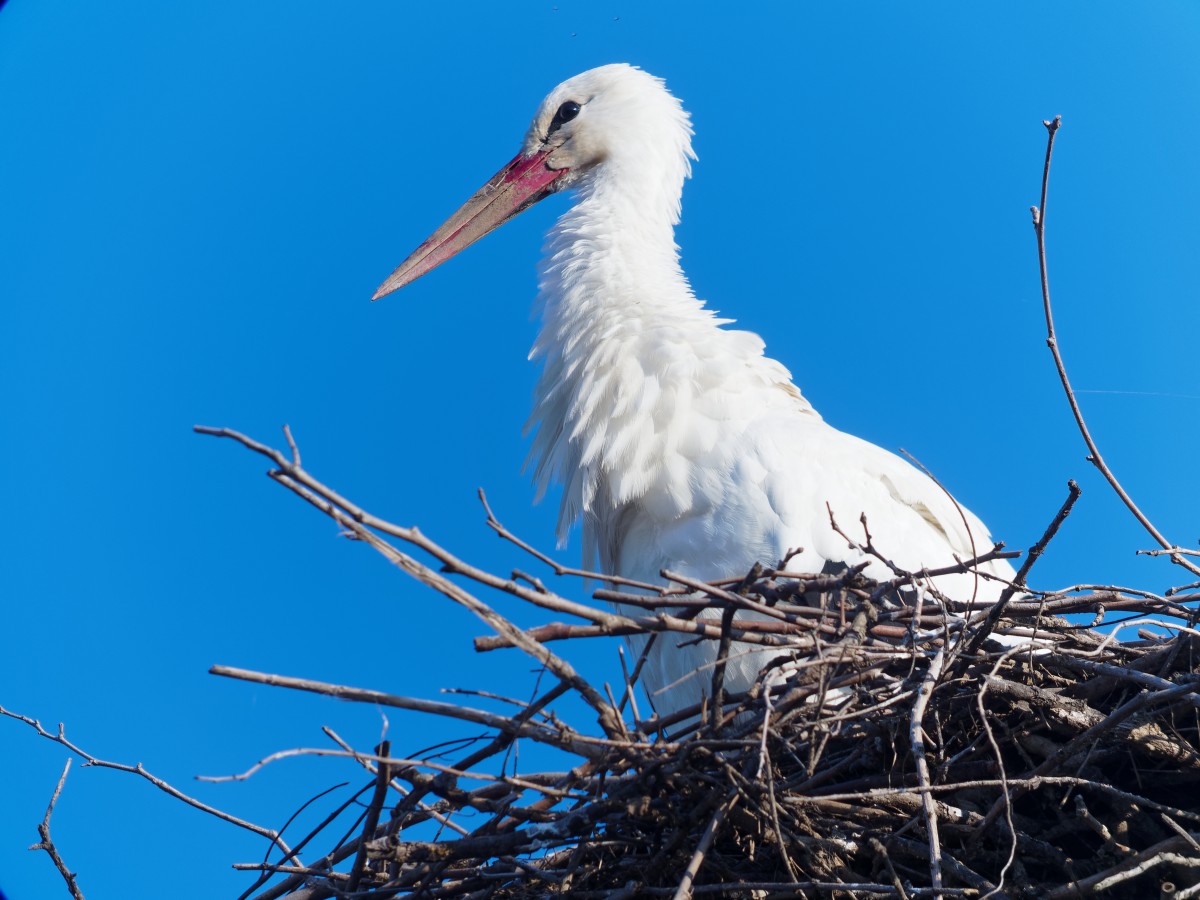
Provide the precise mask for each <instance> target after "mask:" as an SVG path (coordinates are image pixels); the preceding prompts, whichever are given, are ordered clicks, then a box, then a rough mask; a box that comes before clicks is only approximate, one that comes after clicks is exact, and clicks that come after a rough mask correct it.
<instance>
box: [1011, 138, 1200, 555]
mask: <svg viewBox="0 0 1200 900" xmlns="http://www.w3.org/2000/svg"><path fill="white" fill-rule="evenodd" d="M1042 124H1043V125H1045V126H1046V131H1048V132H1049V136H1048V137H1047V139H1046V162H1045V165H1044V167H1043V168H1042V202H1041V206H1040V207H1039V206H1033V207H1030V212H1031V213H1032V214H1033V230H1034V234H1035V235H1036V236H1037V249H1038V268H1039V270H1040V272H1041V279H1042V307H1043V309H1044V310H1045V313H1046V346H1047V347H1049V348H1050V353H1051V355H1052V356H1053V357H1054V366H1055V368H1056V369H1058V378H1059V381H1061V382H1062V386H1063V390H1064V391H1066V394H1067V402H1068V403H1069V404H1070V405H1071V414H1072V415H1073V416H1074V417H1075V424H1076V425H1077V426H1079V433H1080V434H1081V435H1083V440H1084V443H1086V444H1087V448H1088V454H1089V455H1088V462H1090V463H1092V465H1094V466H1095V467H1096V468H1097V469H1099V470H1100V474H1101V475H1103V476H1104V478H1105V479H1106V480H1107V481H1108V483H1109V484H1110V485H1111V486H1112V489H1113V490H1114V491H1116V492H1117V496H1118V497H1120V498H1121V502H1122V503H1124V504H1125V506H1126V507H1127V508H1128V509H1129V511H1130V512H1131V513H1133V515H1134V517H1135V518H1136V519H1137V520H1138V521H1139V522H1141V523H1142V527H1143V528H1145V529H1146V531H1147V532H1149V534H1150V536H1151V537H1152V538H1154V540H1155V541H1157V542H1158V544H1159V546H1160V547H1162V548H1163V549H1164V550H1166V551H1167V553H1168V555H1169V556H1170V557H1171V562H1173V563H1175V564H1176V565H1179V566H1183V567H1184V568H1185V569H1187V570H1188V571H1189V572H1191V573H1192V574H1194V575H1200V566H1197V565H1195V564H1194V563H1192V562H1190V561H1189V560H1187V559H1186V558H1185V557H1184V556H1183V555H1181V553H1180V552H1179V548H1178V546H1177V545H1176V544H1173V543H1172V542H1171V541H1168V540H1167V539H1166V538H1165V537H1164V536H1163V535H1162V533H1161V532H1160V531H1159V530H1158V529H1157V528H1155V527H1154V524H1153V523H1152V522H1151V521H1150V520H1149V519H1148V518H1146V515H1145V513H1143V512H1142V511H1141V510H1140V509H1138V506H1137V504H1136V503H1134V502H1133V498H1132V497H1130V496H1129V494H1127V493H1126V492H1125V489H1124V488H1123V487H1121V483H1120V482H1119V481H1117V477H1116V476H1115V475H1114V474H1113V473H1112V470H1111V469H1109V467H1108V465H1107V464H1106V463H1105V462H1104V457H1103V456H1101V455H1100V448H1099V447H1097V446H1096V442H1095V441H1094V440H1093V439H1092V435H1091V432H1090V431H1088V427H1087V423H1086V422H1085V421H1084V419H1083V411H1082V410H1081V409H1080V408H1079V401H1078V400H1076V398H1075V392H1074V391H1073V390H1072V389H1071V381H1070V379H1069V378H1068V377H1067V367H1066V365H1065V364H1064V363H1063V358H1062V354H1061V353H1060V352H1059V349H1058V337H1057V335H1056V334H1055V331H1054V314H1053V312H1052V310H1051V307H1050V278H1049V275H1048V274H1047V271H1046V193H1047V190H1048V188H1049V185H1050V157H1051V155H1052V154H1053V153H1054V137H1055V135H1056V134H1057V133H1058V129H1059V126H1060V125H1062V116H1055V117H1054V119H1053V121H1043V122H1042Z"/></svg>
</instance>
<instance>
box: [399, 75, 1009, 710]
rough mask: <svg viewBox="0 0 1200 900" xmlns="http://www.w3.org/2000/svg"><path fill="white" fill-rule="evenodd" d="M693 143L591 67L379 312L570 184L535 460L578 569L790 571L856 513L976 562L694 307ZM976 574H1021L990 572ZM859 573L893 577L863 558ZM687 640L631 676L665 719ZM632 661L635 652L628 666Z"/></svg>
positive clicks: (779, 371) (965, 545)
mask: <svg viewBox="0 0 1200 900" xmlns="http://www.w3.org/2000/svg"><path fill="white" fill-rule="evenodd" d="M691 136H692V128H691V124H690V121H689V117H688V114H687V113H685V112H684V111H683V109H682V107H681V105H680V102H679V101H678V100H677V99H675V98H674V97H673V96H672V95H671V94H670V93H669V92H668V91H667V89H666V87H665V86H664V84H663V82H662V80H660V79H658V78H655V77H653V76H651V75H649V74H647V73H645V72H643V71H641V70H640V69H637V68H635V67H633V66H629V65H623V64H618V65H608V66H601V67H600V68H597V69H592V70H590V71H587V72H584V73H582V74H580V75H576V76H575V77H574V78H570V79H568V80H567V81H564V82H563V83H562V84H560V85H559V86H558V87H556V88H555V89H554V90H553V91H551V92H550V95H549V96H548V97H546V99H545V100H543V101H542V104H541V106H540V107H539V108H538V111H537V114H536V115H535V116H534V117H533V122H532V124H531V125H530V126H529V131H528V133H527V134H526V136H525V142H524V144H523V146H522V148H521V152H520V153H518V154H517V156H516V158H515V159H513V160H512V162H510V163H509V164H508V165H506V166H505V167H504V168H503V169H501V170H500V171H499V172H498V173H497V174H496V175H495V176H494V177H493V178H492V179H491V180H490V181H488V182H487V184H485V185H484V186H483V187H482V188H480V190H479V191H478V192H477V193H476V194H475V195H474V196H472V197H471V199H469V200H468V201H467V202H466V203H465V204H464V205H463V206H462V208H461V209H459V210H458V211H457V212H456V213H454V215H452V216H451V217H450V218H449V219H448V220H447V221H446V223H445V224H444V225H442V226H441V228H439V229H438V230H437V232H435V233H434V234H433V236H432V237H430V238H429V239H428V240H427V241H425V242H424V243H423V244H421V246H420V247H419V248H417V250H416V251H415V252H414V253H413V254H412V255H411V256H410V257H409V258H408V259H407V260H405V262H404V263H403V264H402V265H401V266H400V267H399V268H398V269H396V271H395V272H393V273H392V275H391V276H390V277H389V278H388V279H387V281H385V282H384V283H383V285H382V286H381V287H380V288H379V290H378V291H377V292H376V294H375V299H378V298H379V297H382V296H384V295H385V294H388V293H390V292H392V291H394V290H396V289H397V288H400V287H402V286H404V285H406V284H408V283H409V282H411V281H413V280H414V279H416V278H419V277H420V276H421V275H423V274H425V273H426V272H428V271H430V270H431V269H433V268H434V267H435V266H438V265H440V264H441V263H443V262H445V261H446V260H447V259H449V258H450V257H451V256H453V255H455V254H456V253H458V252H459V251H461V250H463V249H464V248H465V247H467V246H468V245H470V244H471V243H473V242H474V241H476V240H478V239H479V238H481V237H483V236H484V235H485V234H487V233H488V232H490V231H492V230H493V229H495V228H497V227H498V226H500V225H501V224H503V223H504V222H506V221H507V220H508V219H510V218H512V217H513V216H515V215H516V214H518V213H519V212H521V211H522V210H524V209H527V208H528V207H529V206H532V205H533V204H534V203H536V202H537V201H539V200H541V199H542V198H544V197H546V196H548V195H549V194H551V193H554V192H556V191H561V190H565V189H568V188H569V189H572V190H574V191H575V195H576V201H575V204H574V206H572V207H571V209H570V210H568V211H567V212H566V213H565V214H564V215H563V216H562V217H561V218H560V219H559V220H558V222H557V224H556V225H555V226H554V228H553V230H552V231H551V232H550V234H549V237H548V241H547V253H546V256H545V259H544V260H543V261H542V265H541V279H540V292H539V295H538V300H537V304H538V307H539V309H540V312H541V320H542V327H541V333H540V334H539V336H538V338H537V342H536V343H535V344H534V347H533V351H532V353H531V358H534V359H540V360H541V361H542V365H543V372H542V376H541V380H540V381H539V382H538V385H537V388H536V391H535V396H534V405H533V413H532V415H531V417H530V420H529V422H530V426H531V427H532V428H534V429H536V435H535V437H534V440H533V447H532V449H531V452H530V459H531V460H536V468H535V476H534V477H535V481H536V483H537V487H538V495H539V497H540V496H541V494H542V493H544V492H545V490H546V489H547V487H549V485H550V484H551V483H552V482H561V483H562V485H563V494H562V505H561V508H560V511H559V519H558V537H559V540H560V542H561V541H562V540H563V539H565V537H566V535H567V532H568V531H569V529H570V528H571V527H572V525H574V524H575V522H576V521H578V520H580V519H582V520H583V546H584V562H585V565H586V566H588V567H592V566H594V565H595V564H597V563H598V565H599V569H600V571H602V572H604V573H605V574H615V575H620V576H625V577H628V578H633V579H638V580H642V581H649V582H661V580H662V579H661V576H660V572H661V571H662V570H663V569H671V570H674V571H677V572H682V573H684V574H686V575H689V576H692V577H695V578H699V579H704V580H713V579H718V578H726V577H733V576H737V575H740V574H744V573H745V572H747V571H748V570H749V569H750V567H751V566H752V565H753V564H754V563H755V562H762V563H764V564H766V565H774V564H776V563H777V561H779V560H780V559H781V558H782V557H784V556H785V554H787V553H788V552H789V551H792V550H795V549H796V548H803V550H802V552H800V553H799V554H798V555H797V556H795V557H793V559H792V561H791V563H790V564H789V569H791V570H793V571H807V572H819V571H821V570H822V569H824V568H826V566H827V565H832V566H837V565H839V564H851V565H852V564H855V563H857V562H860V561H862V553H861V552H860V551H858V550H855V549H853V548H851V547H849V546H848V544H847V541H846V540H845V539H844V538H842V537H840V536H838V535H837V534H836V533H835V532H834V531H833V529H832V528H831V526H830V518H829V511H828V510H827V507H826V504H828V505H829V508H830V509H832V511H833V512H834V514H835V515H836V516H837V519H838V521H839V523H840V524H841V525H842V526H843V527H844V528H847V529H849V528H850V527H854V528H859V527H860V526H859V524H858V522H859V518H860V515H862V514H864V513H865V514H866V516H867V520H868V523H869V526H870V529H871V532H872V535H873V538H874V541H875V544H876V545H877V546H878V547H879V548H881V550H883V551H884V552H885V553H886V554H887V555H888V556H889V557H890V558H891V560H892V561H893V562H895V563H896V564H897V565H898V566H901V567H903V568H904V569H907V570H910V571H916V570H919V569H921V568H922V567H929V568H934V567H942V566H947V565H953V564H954V563H955V561H956V557H957V558H958V559H960V560H961V559H970V558H972V557H974V556H977V555H979V554H982V553H983V552H984V551H986V550H989V549H991V546H992V544H991V540H990V539H989V537H988V534H987V530H986V529H985V528H984V526H983V524H982V523H981V522H980V521H979V520H978V519H977V518H976V517H975V516H973V515H972V514H971V513H969V512H967V511H966V510H965V509H963V508H962V507H961V506H959V505H958V504H956V503H955V502H954V501H953V499H951V498H950V497H949V496H948V495H947V494H946V493H945V492H944V491H943V490H942V489H941V488H940V487H938V485H936V484H935V483H934V482H933V481H932V480H931V479H930V478H929V477H927V476H926V475H924V474H923V473H921V472H920V471H918V470H917V469H916V468H914V467H913V466H911V465H910V464H909V463H907V462H905V461H904V460H902V459H900V458H899V457H897V456H895V455H893V454H891V453H889V452H887V451H886V450H883V449H881V448H879V447H876V446H875V445H873V444H869V443H867V442H865V441H863V440H860V439H859V438H856V437H854V436H852V435H849V434H845V433H844V432H841V431H838V430H837V429H836V428H833V427H831V426H830V425H828V424H826V423H825V422H824V420H822V418H821V417H820V415H818V414H817V412H816V411H815V410H814V409H813V407H812V405H811V404H810V403H809V402H808V401H807V400H806V399H805V398H804V396H803V395H802V394H801V393H800V390H799V389H798V388H797V387H796V386H795V385H794V384H793V383H792V381H791V376H790V374H789V373H788V370H787V369H785V368H784V367H783V366H782V365H781V364H780V363H778V362H776V361H775V360H773V359H770V358H769V357H766V356H764V355H763V342H762V340H761V339H760V338H759V337H758V336H757V335H755V334H751V333H749V332H746V331H736V330H733V329H730V328H727V327H725V326H727V325H729V324H730V321H729V320H727V319H719V318H717V317H715V316H714V315H713V313H712V312H711V311H710V310H708V309H706V308H705V307H704V304H703V303H702V302H701V301H700V300H698V299H697V298H696V296H695V294H694V293H693V292H692V288H691V286H690V285H689V284H688V280H687V278H686V277H685V276H684V274H683V271H682V270H681V268H680V266H679V254H678V247H677V246H676V244H675V233H674V232H675V225H676V224H677V223H678V221H679V213H680V205H679V204H680V195H681V193H682V188H683V182H684V179H685V178H687V177H689V176H690V174H691V162H690V161H691V160H693V159H695V155H694V154H693V152H692V146H691ZM982 568H983V569H984V571H987V572H989V573H990V574H993V575H995V576H997V577H999V578H1001V579H1011V578H1012V577H1013V575H1014V573H1013V570H1012V568H1011V566H1009V565H1008V564H1007V563H1006V562H1004V561H1003V560H999V561H994V562H991V563H988V564H986V565H985V566H983V567H982ZM865 573H866V574H867V575H868V576H874V577H878V578H888V577H891V572H890V571H889V570H888V569H887V567H886V566H885V565H884V564H882V563H881V562H879V561H878V560H875V561H872V562H871V564H870V565H869V566H868V567H867V568H866V570H865ZM936 586H937V588H938V590H940V591H941V592H943V593H944V594H946V595H948V596H951V597H954V598H956V599H960V600H972V599H974V600H976V601H977V602H979V603H981V604H982V603H987V602H991V601H994V599H995V598H996V596H997V595H998V594H999V592H1000V590H1001V588H1002V587H1003V584H1002V583H1000V582H996V581H992V580H990V579H983V578H980V577H979V576H977V575H968V574H963V575H954V576H943V577H941V578H939V579H938V580H937V582H936ZM627 611H628V612H630V613H631V614H639V611H638V610H636V609H633V608H630V609H629V610H627ZM713 614H714V615H716V612H715V611H714V613H713ZM680 643H681V642H680V640H679V636H677V635H664V636H663V637H662V638H660V639H659V640H658V641H657V643H656V645H655V646H654V647H653V648H652V650H651V653H650V655H649V657H648V659H647V663H646V666H645V668H644V673H643V681H644V683H645V686H646V689H647V691H648V693H649V695H650V696H651V698H652V701H653V703H654V706H655V709H656V711H657V712H658V713H659V714H660V715H669V714H671V713H673V712H676V711H678V710H680V709H682V708H684V707H687V706H691V705H693V704H695V703H697V702H698V701H699V700H700V698H701V696H702V695H703V694H704V693H706V692H707V690H708V689H709V686H710V684H711V667H712V663H713V661H714V659H715V656H716V644H715V642H713V641H701V642H698V643H690V644H687V645H686V646H680ZM643 647H644V639H639V640H635V641H633V649H634V650H635V652H639V653H640V652H641V650H642V649H643ZM771 655H774V654H772V653H771V651H763V650H761V649H760V650H757V651H753V652H750V651H749V650H748V648H747V647H744V646H743V647H739V645H737V644H735V645H734V648H733V651H732V652H731V656H730V661H729V664H728V667H727V669H726V675H725V678H726V685H727V688H728V690H730V691H741V690H746V689H748V688H749V687H750V686H751V685H752V684H753V682H754V679H755V677H756V676H757V674H758V672H759V669H760V668H761V667H762V666H763V665H764V664H765V663H766V662H767V659H768V658H769V657H770V656H771ZM689 675H692V676H695V677H688V676H689Z"/></svg>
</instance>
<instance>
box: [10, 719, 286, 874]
mask: <svg viewBox="0 0 1200 900" xmlns="http://www.w3.org/2000/svg"><path fill="white" fill-rule="evenodd" d="M0 716H8V717H9V718H11V719H16V720H18V721H20V722H24V723H25V724H26V725H28V726H29V727H30V728H32V729H33V730H34V731H36V732H37V733H38V734H39V735H41V736H42V737H44V738H46V739H47V740H51V741H54V743H56V744H62V746H64V747H66V748H67V749H68V750H70V751H71V752H72V753H74V754H75V755H76V756H78V757H80V758H82V759H83V760H84V762H85V763H86V765H89V766H97V767H98V768H102V769H116V770H117V771H118V772H129V773H131V774H133V775H140V776H141V777H142V778H145V779H146V780H147V781H149V782H150V783H151V784H152V785H154V786H155V787H156V788H158V789H159V790H160V791H163V792H164V793H167V794H170V795H171V796H172V797H174V798H175V799H176V800H182V801H183V802H184V803H186V804H187V805H188V806H192V807H195V808H196V809H198V810H200V811H201V812H205V813H208V814H209V815H210V816H216V817H217V818H218V819H221V820H223V821H225V822H229V823H230V824H231V825H236V826H238V827H239V828H245V829H246V830H247V831H252V832H254V833H255V834H257V835H259V836H260V837H265V838H266V839H267V840H269V841H270V842H271V843H273V844H274V845H275V846H277V847H278V848H279V849H280V850H282V851H283V854H284V856H283V859H284V860H287V859H289V858H290V857H291V856H292V855H293V851H292V850H291V848H290V847H288V845H287V844H285V843H284V842H283V838H282V837H280V835H279V832H277V831H274V830H272V829H270V828H263V827H262V826H261V825H255V824H254V823H253V822H247V821H246V820H245V819H239V818H238V817H237V816H233V815H230V814H229V813H227V812H222V811H221V810H219V809H216V808H215V807H212V806H209V805H208V804H207V803H201V802H200V801H199V800H197V799H195V798H194V797H189V796H188V795H187V794H185V793H183V792H182V791H180V790H179V789H178V788H175V787H172V786H171V785H170V784H168V783H167V782H165V781H163V780H162V779H161V778H159V777H158V776H156V775H153V774H151V773H150V772H149V771H147V770H146V768H145V767H144V766H143V765H142V764H141V763H138V764H137V765H135V766H129V765H125V764H124V763H115V762H109V761H108V760H104V759H97V758H96V757H95V756H92V754H90V753H88V752H87V751H86V750H83V749H81V748H79V747H77V746H76V745H75V744H73V743H71V742H70V741H69V740H67V736H66V730H65V729H64V727H63V725H62V723H61V722H60V723H59V725H58V734H51V733H50V732H49V731H47V730H46V729H45V728H43V727H42V723H41V722H39V721H38V720H37V719H33V718H30V717H29V716H23V715H20V714H19V713H15V712H13V711H12V710H10V709H5V708H4V707H3V706H0Z"/></svg>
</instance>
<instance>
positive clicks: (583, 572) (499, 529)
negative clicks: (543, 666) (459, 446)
mask: <svg viewBox="0 0 1200 900" xmlns="http://www.w3.org/2000/svg"><path fill="white" fill-rule="evenodd" d="M478 493H479V502H480V503H482V504H483V511H484V512H485V513H487V525H488V527H489V528H491V529H492V531H494V532H496V537H498V538H500V539H501V540H504V541H508V542H510V543H512V544H515V545H516V546H518V547H520V548H521V549H522V550H524V551H525V552H526V553H528V554H529V555H530V556H532V557H533V558H534V559H536V560H538V561H539V562H542V563H545V564H546V565H548V566H549V567H550V568H551V569H553V570H554V574H555V575H568V576H574V577H576V578H583V579H585V580H587V581H603V582H607V583H608V584H622V585H625V586H626V587H635V588H641V589H642V590H646V591H653V592H654V593H656V594H662V593H664V592H665V590H666V586H665V585H661V584H650V583H648V582H645V581H637V580H636V579H632V578H622V577H620V576H618V575H605V574H603V573H601V572H590V571H588V570H587V569H578V568H575V567H574V566H564V565H563V564H562V563H560V562H558V561H556V560H555V559H554V558H553V557H550V556H547V555H546V554H545V553H543V552H542V551H541V550H539V549H537V548H536V547H534V546H533V545H532V544H530V543H528V542H526V541H524V540H522V539H521V538H519V537H517V536H516V535H515V534H513V533H512V532H511V531H509V530H508V529H507V528H505V527H504V525H503V524H502V523H501V522H500V520H499V519H497V518H496V516H495V514H494V513H493V512H492V507H491V505H490V504H489V503H488V499H487V494H486V493H484V490H483V488H479V489H478Z"/></svg>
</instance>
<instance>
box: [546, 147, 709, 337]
mask: <svg viewBox="0 0 1200 900" xmlns="http://www.w3.org/2000/svg"><path fill="white" fill-rule="evenodd" d="M606 174H607V173H606ZM641 174H642V173H639V172H636V170H635V171H625V172H622V171H621V170H619V169H618V170H617V171H615V172H613V173H611V177H606V178H598V179H596V180H595V181H594V182H588V183H585V184H584V185H582V186H581V188H580V190H579V198H578V201H577V202H576V204H575V205H574V206H573V207H572V208H571V209H570V210H569V211H567V212H566V213H565V214H564V215H563V216H562V218H560V219H559V221H558V223H557V224H556V225H555V227H554V228H553V230H552V231H551V232H550V234H549V235H548V239H547V243H546V256H545V258H544V259H543V261H542V266H541V283H540V294H539V304H540V307H541V313H542V326H543V327H542V335H541V337H540V338H539V341H538V344H539V349H542V350H545V351H546V352H547V354H549V353H552V352H553V347H552V346H545V344H546V342H547V341H549V342H550V343H551V344H560V345H561V344H565V343H570V344H576V343H578V342H579V341H581V340H583V341H585V342H587V340H588V339H589V338H592V339H601V338H602V336H603V334H604V333H606V332H608V331H609V329H611V328H612V327H613V326H619V325H620V324H622V323H628V324H632V323H633V322H636V321H640V320H645V319H646V318H661V317H664V316H667V317H673V316H683V317H685V318H692V319H696V320H698V321H703V320H711V316H710V315H708V314H706V313H704V312H703V311H702V304H701V303H700V302H699V301H697V300H696V298H695V296H694V295H693V293H692V289H691V286H690V285H689V284H688V281H687V278H686V277H685V276H684V274H683V270H682V269H681V268H680V265H679V248H678V246H677V245H676V244H675V224H676V222H677V221H678V215H679V199H678V198H679V194H678V188H677V189H676V190H675V191H674V192H672V191H671V186H670V185H669V184H668V185H667V186H666V187H665V189H664V185H663V183H662V179H657V180H656V179H654V178H652V177H651V178H646V177H635V176H638V175H641ZM621 175H625V176H626V177H625V178H621V177H619V176H621ZM678 187H679V188H681V187H682V172H681V173H680V176H679V184H678ZM597 318H600V319H603V320H604V323H605V327H604V328H601V329H595V328H591V327H588V326H589V325H591V324H594V323H595V320H596V319H597Z"/></svg>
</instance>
